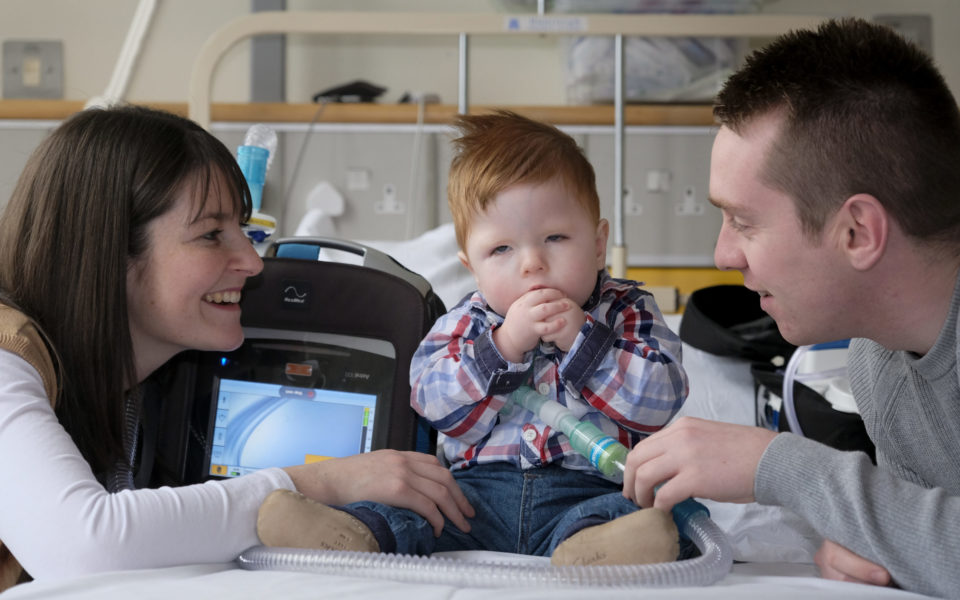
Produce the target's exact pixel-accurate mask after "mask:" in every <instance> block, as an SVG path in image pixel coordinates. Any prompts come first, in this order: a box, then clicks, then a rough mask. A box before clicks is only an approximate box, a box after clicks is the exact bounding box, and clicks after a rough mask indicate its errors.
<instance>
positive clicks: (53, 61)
mask: <svg viewBox="0 0 960 600" xmlns="http://www.w3.org/2000/svg"><path fill="white" fill-rule="evenodd" d="M3 97H4V98H48V99H57V98H63V43H62V42H60V41H59V40H52V41H40V40H5V41H4V42H3Z"/></svg>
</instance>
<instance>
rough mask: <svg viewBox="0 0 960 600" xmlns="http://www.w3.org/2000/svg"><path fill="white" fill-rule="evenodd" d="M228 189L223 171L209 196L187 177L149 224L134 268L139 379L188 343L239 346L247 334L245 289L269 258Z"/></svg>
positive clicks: (131, 282)
mask: <svg viewBox="0 0 960 600" xmlns="http://www.w3.org/2000/svg"><path fill="white" fill-rule="evenodd" d="M228 189H229V188H228V187H227V186H225V185H223V183H222V182H220V181H219V180H218V178H214V179H213V181H212V182H211V185H210V189H209V192H210V193H207V194H205V195H203V196H200V195H198V192H197V190H195V189H194V186H193V185H186V186H184V189H183V190H181V192H180V194H179V196H178V197H177V199H176V202H175V203H174V206H173V208H172V209H171V210H169V211H167V212H166V213H164V214H162V215H160V216H159V217H157V218H156V219H154V220H153V222H151V223H150V224H149V225H148V228H147V230H148V239H149V241H148V248H147V251H146V252H145V253H144V255H143V256H142V257H141V258H139V259H137V260H136V261H134V262H132V263H131V264H130V267H129V269H128V271H127V310H128V314H129V318H130V321H129V322H130V336H131V338H132V340H133V349H134V355H135V360H136V365H137V375H138V378H139V379H143V377H145V376H146V375H147V374H149V373H150V372H151V371H152V370H153V369H155V368H157V367H158V366H160V365H161V364H163V363H164V362H166V361H167V360H168V359H169V358H171V357H172V356H173V355H174V354H176V353H178V352H180V351H182V350H186V349H191V348H196V349H200V350H232V349H234V348H236V347H238V346H239V345H240V344H241V343H242V342H243V329H242V328H241V326H240V307H239V305H238V302H239V300H240V291H241V289H242V288H243V284H244V282H245V281H246V279H247V277H250V276H253V275H256V274H257V273H259V272H260V271H261V270H262V269H263V261H262V260H261V259H260V257H259V256H258V255H257V253H256V251H255V250H254V248H253V245H252V244H251V243H250V241H249V240H248V239H247V237H246V235H245V234H244V232H243V230H242V229H241V227H240V222H239V216H238V214H237V213H236V212H235V210H234V206H235V205H236V204H237V203H236V202H233V201H231V200H230V199H229V196H228V193H229V192H228ZM197 202H202V203H203V208H202V210H201V211H199V213H198V211H197Z"/></svg>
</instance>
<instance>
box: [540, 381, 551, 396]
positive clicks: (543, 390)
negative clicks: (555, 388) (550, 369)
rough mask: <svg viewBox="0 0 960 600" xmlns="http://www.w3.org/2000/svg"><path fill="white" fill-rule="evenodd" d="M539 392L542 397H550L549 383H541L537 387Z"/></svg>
mask: <svg viewBox="0 0 960 600" xmlns="http://www.w3.org/2000/svg"><path fill="white" fill-rule="evenodd" d="M537 391H538V392H540V395H541V396H547V395H549V394H550V384H549V383H547V382H545V381H544V382H541V383H540V385H538V386H537Z"/></svg>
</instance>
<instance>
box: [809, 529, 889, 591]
mask: <svg viewBox="0 0 960 600" xmlns="http://www.w3.org/2000/svg"><path fill="white" fill-rule="evenodd" d="M813 562H815V563H817V566H818V567H820V576H821V577H823V578H824V579H836V580H837V581H852V582H854V583H866V584H870V585H890V582H891V579H890V572H889V571H887V570H886V569H884V568H883V567H881V566H880V565H878V564H876V563H872V562H870V561H869V560H867V559H865V558H863V557H862V556H860V555H859V554H854V553H853V552H851V551H850V550H847V549H846V548H844V547H843V546H841V545H840V544H837V543H835V542H831V541H830V540H825V541H824V542H823V545H822V546H820V550H818V551H817V554H816V555H815V556H814V557H813Z"/></svg>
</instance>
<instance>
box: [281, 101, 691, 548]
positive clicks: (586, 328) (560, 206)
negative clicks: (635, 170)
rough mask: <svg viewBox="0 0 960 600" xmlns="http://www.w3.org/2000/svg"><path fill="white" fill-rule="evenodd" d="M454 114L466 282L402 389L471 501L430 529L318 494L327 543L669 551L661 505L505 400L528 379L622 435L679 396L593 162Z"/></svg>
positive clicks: (676, 346) (456, 209)
mask: <svg viewBox="0 0 960 600" xmlns="http://www.w3.org/2000/svg"><path fill="white" fill-rule="evenodd" d="M457 126H458V127H459V129H460V132H461V134H462V135H461V137H459V138H458V139H456V140H455V142H454V143H455V146H456V149H457V153H456V156H455V158H454V160H453V163H452V165H451V169H450V177H449V184H448V200H449V204H450V211H451V214H452V216H453V221H454V227H455V229H456V234H457V242H458V245H459V247H460V252H459V253H458V255H459V257H460V260H461V261H462V262H463V264H464V265H465V266H466V267H467V268H468V269H469V270H470V272H471V273H472V274H473V276H474V278H475V279H476V283H477V291H476V292H474V293H473V294H472V295H470V296H468V297H466V298H464V299H463V300H462V301H461V302H460V303H459V304H458V305H457V306H456V307H454V308H453V309H452V310H450V311H449V312H448V313H447V314H446V315H444V316H442V317H441V318H440V319H438V320H437V322H436V323H435V324H434V326H433V328H432V329H431V331H430V332H429V333H428V334H427V336H426V338H425V339H424V340H423V342H422V343H421V345H420V347H419V349H418V350H417V352H416V354H415V355H414V357H413V361H412V364H411V376H410V377H411V387H412V390H413V393H412V399H411V401H412V404H413V407H414V409H415V410H416V411H417V412H418V413H420V414H421V415H422V416H423V417H424V418H425V419H427V421H429V422H430V424H431V425H432V426H433V427H435V428H436V429H437V430H438V431H439V432H440V439H439V448H440V449H441V451H442V454H443V457H444V458H445V459H446V461H447V462H448V463H449V464H450V465H451V469H452V470H453V473H454V477H455V478H456V480H457V483H458V484H459V485H460V488H461V489H462V490H463V492H464V494H465V495H466V497H467V499H468V500H469V501H470V503H471V505H472V506H473V508H474V511H475V515H474V516H473V518H472V519H471V520H470V522H471V527H470V530H469V531H461V530H460V529H458V528H457V527H455V526H454V525H453V524H452V523H450V522H449V521H448V522H447V524H446V526H445V527H444V528H443V530H442V531H440V532H437V531H434V530H433V529H432V528H431V527H430V525H429V524H428V523H427V522H426V520H425V519H424V518H423V517H421V516H419V515H417V514H416V513H413V512H412V511H409V510H406V509H398V508H393V507H389V506H385V505H382V504H377V503H371V502H361V503H357V504H351V505H349V506H346V507H340V508H337V509H333V508H331V507H322V508H323V509H325V510H323V511H322V512H323V515H324V518H323V519H322V521H323V527H324V528H327V529H328V530H329V531H330V532H336V533H330V534H328V536H327V542H325V543H326V544H327V545H326V546H324V547H337V548H343V549H353V550H371V551H377V550H379V551H384V552H398V553H404V554H431V553H432V552H437V551H448V550H495V551H503V552H514V553H522V554H531V555H538V556H551V560H552V562H553V563H554V564H631V563H643V562H663V561H671V560H675V559H676V558H677V555H678V535H677V530H676V527H675V525H674V524H673V521H672V519H671V517H670V515H669V514H667V513H664V512H662V511H660V510H658V509H646V510H638V507H637V506H636V505H635V504H633V503H632V502H631V501H629V500H627V499H626V498H625V497H624V496H623V494H622V490H621V482H620V478H619V477H605V476H603V475H602V474H601V473H600V472H599V471H598V470H597V469H596V468H594V467H593V466H592V465H591V464H590V461H589V460H588V459H587V458H585V457H583V456H581V455H580V454H578V453H577V452H576V451H575V450H574V449H573V448H572V447H571V445H570V440H569V439H568V438H567V436H566V435H565V434H564V433H562V432H560V431H557V430H554V429H552V428H551V427H550V426H549V425H547V424H546V423H544V422H543V421H541V420H540V419H539V418H538V417H537V415H535V414H533V413H531V412H530V411H528V410H527V409H525V408H523V407H521V406H519V405H516V404H514V403H512V402H511V400H510V397H511V394H512V393H513V392H514V391H515V390H517V389H518V388H520V387H521V386H530V387H532V388H533V389H535V390H536V391H537V392H539V393H540V394H543V395H545V396H548V397H550V398H552V399H554V400H557V401H558V402H560V403H561V404H563V405H565V406H566V408H567V409H568V410H570V411H571V412H572V413H573V414H574V415H575V416H576V417H578V418H579V419H581V420H583V421H588V422H590V423H592V424H593V425H595V426H596V427H598V428H599V429H601V430H602V431H603V432H604V433H606V434H608V435H610V436H611V437H613V438H614V439H617V440H619V441H620V442H621V443H623V444H624V445H625V446H627V447H628V448H629V447H632V446H633V444H634V443H636V442H637V441H638V440H639V439H641V438H642V437H643V436H646V435H649V434H650V433H653V432H655V431H658V430H659V429H661V428H662V427H663V426H664V425H666V424H667V422H668V421H669V420H670V418H671V417H672V416H673V415H674V414H675V413H676V412H677V411H678V410H679V408H680V406H681V405H682V403H683V401H684V399H685V398H686V394H687V379H686V374H685V372H684V370H683V367H682V366H681V364H680V353H681V342H680V339H679V338H678V337H677V336H676V335H675V334H674V333H673V332H671V331H670V330H669V329H668V328H667V326H666V325H665V324H664V321H663V317H662V315H661V313H660V311H659V309H658V308H657V306H656V304H655V303H654V299H653V296H652V295H651V294H649V293H648V292H645V291H643V290H642V289H640V287H639V284H638V283H636V282H633V281H627V280H620V279H613V278H611V277H610V276H609V275H608V274H607V272H606V270H605V267H606V244H607V234H608V224H607V221H606V220H604V219H601V218H600V207H599V199H598V197H597V192H596V185H595V176H594V172H593V168H592V166H591V165H590V163H589V161H588V160H587V159H586V157H585V156H584V154H583V152H582V150H581V149H580V148H579V147H578V146H577V144H576V142H575V141H574V140H573V139H572V138H571V137H570V136H568V135H566V134H565V133H563V132H561V131H560V130H559V129H557V128H556V127H553V126H550V125H546V124H543V123H539V122H536V121H532V120H530V119H527V118H524V117H521V116H519V115H517V114H514V113H510V112H502V111H501V112H496V113H494V114H489V115H480V116H462V117H460V118H459V119H458V121H457ZM318 527H319V526H318ZM278 543H279V541H278ZM311 545H315V542H312V543H311Z"/></svg>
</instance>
